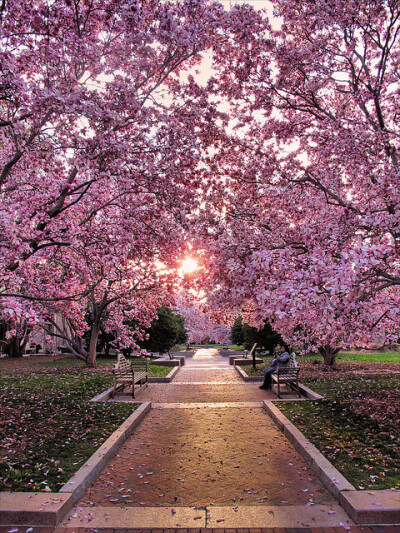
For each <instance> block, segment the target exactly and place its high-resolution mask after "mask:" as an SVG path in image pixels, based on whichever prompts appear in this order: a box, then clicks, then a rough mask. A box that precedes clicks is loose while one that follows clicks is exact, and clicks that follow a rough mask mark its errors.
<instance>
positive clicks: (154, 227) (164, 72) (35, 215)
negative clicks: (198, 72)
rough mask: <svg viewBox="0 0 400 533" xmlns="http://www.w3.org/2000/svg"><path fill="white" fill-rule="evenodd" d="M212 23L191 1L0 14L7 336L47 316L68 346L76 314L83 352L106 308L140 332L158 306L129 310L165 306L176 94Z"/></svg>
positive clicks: (184, 169)
mask: <svg viewBox="0 0 400 533" xmlns="http://www.w3.org/2000/svg"><path fill="white" fill-rule="evenodd" d="M223 13H224V10H223V8H222V7H221V6H218V5H211V4H210V5H208V4H207V3H206V2H203V1H197V0H184V1H182V2H175V1H174V2H158V1H155V0H146V1H139V0H128V1H126V0H123V1H122V0H105V1H104V0H101V1H100V0H94V1H92V2H82V1H79V0H61V1H57V2H53V3H49V2H46V1H41V0H39V1H37V2H34V3H32V2H27V1H26V0H22V2H16V1H15V0H6V1H5V2H2V3H1V6H0V16H1V22H2V24H1V30H0V32H1V33H0V40H1V44H2V47H1V52H0V73H1V80H0V144H1V147H2V150H1V155H0V202H1V206H0V235H1V237H0V252H1V253H0V287H1V306H2V310H3V314H4V315H5V316H9V317H11V318H12V320H13V323H14V324H16V323H17V322H20V321H21V320H25V319H26V316H28V315H29V317H30V318H29V319H31V318H32V317H31V315H32V314H34V315H36V316H37V317H39V318H43V317H46V316H49V312H52V311H54V310H57V311H59V310H61V311H62V312H63V313H67V316H68V319H69V322H70V326H71V328H70V329H71V331H75V332H77V338H78V339H79V337H80V335H81V332H82V324H83V322H82V317H83V316H84V314H85V312H86V309H87V306H89V308H90V310H91V313H92V314H93V316H92V318H93V324H94V325H93V328H94V329H93V331H92V338H93V343H94V342H95V339H96V336H97V332H98V324H99V320H100V319H101V318H100V317H101V315H102V311H104V310H105V309H107V308H109V307H110V306H112V313H108V316H109V317H113V318H109V319H108V321H111V320H113V328H116V327H117V326H118V327H122V320H120V319H121V317H122V315H121V313H122V311H121V312H120V311H118V312H117V310H116V307H115V306H116V302H117V301H119V302H123V301H124V302H125V303H126V305H128V302H127V301H126V299H128V300H129V305H128V308H129V313H131V315H132V316H133V314H134V310H135V309H137V310H138V315H140V317H141V320H142V321H143V323H145V324H147V323H148V322H149V320H151V318H152V316H153V315H154V313H155V309H156V307H157V306H159V305H160V302H159V298H158V297H156V296H155V301H154V302H153V303H152V304H151V305H150V303H149V304H148V305H147V306H141V305H139V303H138V302H139V299H140V301H143V299H142V293H141V292H140V291H142V290H146V291H147V288H146V289H144V288H143V284H144V286H146V287H147V286H149V287H151V288H152V291H153V294H154V295H155V294H156V293H157V294H159V295H160V294H163V293H164V292H165V291H164V290H162V289H161V288H160V279H161V277H160V275H159V274H158V272H157V269H158V268H159V265H158V261H159V260H160V257H161V256H162V258H164V259H168V258H169V257H170V256H172V255H173V250H174V248H176V247H178V246H179V244H180V242H181V240H182V237H181V235H180V233H182V229H183V224H184V220H185V216H186V214H187V211H188V210H190V211H191V210H193V209H196V207H197V206H198V202H199V199H198V198H197V193H196V187H198V183H196V182H194V181H193V176H192V172H191V171H192V169H193V168H195V167H196V165H198V163H199V160H200V157H201V143H200V142H199V134H200V133H199V130H198V127H197V128H196V123H198V121H197V120H196V116H197V115H198V113H199V105H198V102H199V101H201V99H202V98H204V91H205V90H203V91H201V90H200V89H199V90H198V91H197V94H196V95H194V94H191V95H190V96H189V97H188V99H185V95H184V93H183V92H182V91H180V89H179V88H180V85H181V84H183V83H186V81H185V79H186V78H185V76H184V72H185V71H187V70H189V69H192V68H193V67H194V66H195V65H196V63H198V62H199V61H200V55H199V54H200V52H201V51H203V50H205V49H207V48H208V47H209V46H210V42H211V39H212V38H213V34H214V33H215V31H216V29H217V28H218V27H219V25H220V18H221V15H222V14H223ZM110 221H111V222H110ZM110 225H111V226H112V227H111V229H110ZM173 227H176V228H177V229H176V230H173V231H172V229H171V228H173ZM130 276H132V280H133V281H132V286H134V287H136V288H137V294H136V296H135V298H136V300H135V301H136V303H135V304H134V303H133V302H132V293H129V289H128V285H129V284H130V283H129V282H128V279H130ZM135 280H141V281H140V282H138V284H137V285H135ZM143 280H151V281H148V282H147V281H146V283H144V282H143ZM155 280H157V282H155ZM138 287H141V288H140V290H139V289H138ZM156 287H158V289H156ZM115 291H116V292H115ZM138 291H139V292H138ZM150 292H151V291H150ZM117 293H118V296H117ZM128 293H129V296H128ZM147 300H148V299H147ZM145 309H147V311H146V312H145ZM138 318H139V316H138ZM117 323H118V324H117ZM110 327H111V326H110ZM14 329H15V328H14ZM11 331H12V330H11ZM59 333H60V332H59ZM125 337H126V335H125ZM124 342H125V341H124ZM93 343H91V347H90V349H89V352H90V354H91V355H90V357H89V360H90V361H91V364H93V363H94V356H93ZM82 349H83V348H82V347H79V346H77V345H75V348H74V350H75V352H76V353H80V354H81V355H82V356H84V357H87V354H85V353H84V352H82Z"/></svg>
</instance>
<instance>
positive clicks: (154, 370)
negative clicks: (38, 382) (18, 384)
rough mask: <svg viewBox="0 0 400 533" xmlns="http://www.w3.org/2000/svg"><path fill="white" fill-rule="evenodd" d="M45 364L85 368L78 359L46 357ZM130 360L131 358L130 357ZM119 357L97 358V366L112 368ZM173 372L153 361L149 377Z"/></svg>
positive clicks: (42, 366)
mask: <svg viewBox="0 0 400 533" xmlns="http://www.w3.org/2000/svg"><path fill="white" fill-rule="evenodd" d="M43 359H44V360H43V363H40V365H39V367H40V368H70V367H75V368H76V367H79V368H84V367H85V363H84V362H83V361H79V360H78V359H76V358H73V357H66V358H65V359H58V360H56V361H46V357H43ZM128 360H129V357H128ZM116 362H117V357H116V356H115V357H113V356H110V357H98V358H97V366H98V367H101V368H104V367H109V368H110V370H111V368H112V367H113V366H114V365H115V364H116ZM170 372H171V368H170V367H166V366H159V365H155V364H153V363H152V362H151V361H149V376H151V377H165V376H167V375H168V374H169V373H170Z"/></svg>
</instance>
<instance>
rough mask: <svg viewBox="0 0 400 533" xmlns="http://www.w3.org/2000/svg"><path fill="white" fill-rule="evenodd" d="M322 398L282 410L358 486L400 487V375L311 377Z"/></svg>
mask: <svg viewBox="0 0 400 533" xmlns="http://www.w3.org/2000/svg"><path fill="white" fill-rule="evenodd" d="M302 382H303V383H304V384H305V385H307V386H308V387H310V388H311V389H313V390H315V391H317V392H319V393H321V394H325V395H326V397H325V399H323V400H319V401H308V402H290V403H289V402H287V403H281V402H280V403H279V409H281V410H282V412H283V413H284V414H285V415H286V416H287V417H288V418H289V419H290V420H291V421H292V422H293V423H294V424H295V425H296V426H297V427H298V428H299V429H300V430H301V431H302V432H303V433H304V434H305V435H306V437H307V438H309V439H310V440H311V442H312V443H313V444H315V446H317V448H318V449H319V450H320V451H321V452H322V453H323V454H324V455H325V456H326V457H327V458H328V459H329V460H330V461H331V462H332V463H333V464H334V466H335V467H336V468H337V469H338V470H339V471H341V472H343V474H344V475H345V477H346V478H347V479H348V480H349V481H350V482H351V483H352V484H353V485H354V486H355V487H356V488H357V489H389V488H397V489H400V439H399V434H400V431H399V430H400V426H399V415H400V411H399V403H400V384H399V376H378V375H372V376H356V375H352V376H350V375H347V376H343V375H342V376H338V377H336V378H333V377H329V378H326V377H323V376H322V377H310V378H304V379H302Z"/></svg>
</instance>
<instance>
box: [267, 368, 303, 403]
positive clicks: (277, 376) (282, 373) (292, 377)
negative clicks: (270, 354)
mask: <svg viewBox="0 0 400 533" xmlns="http://www.w3.org/2000/svg"><path fill="white" fill-rule="evenodd" d="M299 373H300V368H299V367H298V366H294V364H291V363H290V362H289V364H288V365H279V364H278V366H277V367H276V370H275V372H273V373H272V381H273V382H275V383H276V384H277V385H278V398H281V385H286V386H287V387H290V388H291V389H293V390H297V394H298V395H299V398H300V397H301V395H300V387H299Z"/></svg>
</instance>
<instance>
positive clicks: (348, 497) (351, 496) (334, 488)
mask: <svg viewBox="0 0 400 533" xmlns="http://www.w3.org/2000/svg"><path fill="white" fill-rule="evenodd" d="M263 408H264V409H265V411H266V412H267V413H268V415H269V416H270V417H271V418H272V420H273V421H274V422H275V424H276V425H277V426H278V428H279V429H280V430H281V431H282V433H283V434H284V435H285V436H286V438H287V439H288V440H289V442H290V443H291V444H292V445H293V446H294V448H295V449H296V450H297V451H298V452H299V454H300V455H301V456H302V457H303V459H304V460H305V461H306V462H307V464H308V465H309V466H310V467H311V468H312V469H313V471H314V472H315V473H316V475H317V476H318V478H319V479H320V481H321V482H322V483H323V485H324V486H325V487H326V488H327V489H328V490H329V492H330V493H331V494H332V496H333V497H334V498H336V500H337V501H338V502H339V503H340V505H341V506H342V507H343V508H344V509H345V511H346V512H347V513H348V515H349V516H350V517H351V519H352V520H353V521H354V522H355V523H357V524H397V523H400V493H399V492H398V491H390V490H389V491H385V490H381V491H379V490H377V491H357V490H356V489H355V488H354V487H353V485H352V484H351V483H350V482H349V481H347V479H346V478H345V477H344V476H343V475H342V474H341V473H340V472H339V471H338V470H337V469H336V468H335V467H334V466H333V465H332V463H330V462H329V461H328V459H326V457H325V456H324V455H322V453H321V452H320V451H319V450H318V449H317V448H316V447H315V446H314V445H313V444H311V442H310V441H309V440H308V439H307V438H306V437H305V436H304V435H303V433H301V431H300V430H298V429H297V428H296V426H295V425H294V424H292V423H291V422H290V421H289V420H288V418H286V416H285V415H284V414H283V413H282V412H281V411H280V410H279V409H278V407H276V406H275V405H274V404H273V403H272V402H267V401H264V402H263Z"/></svg>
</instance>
